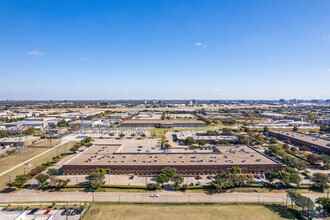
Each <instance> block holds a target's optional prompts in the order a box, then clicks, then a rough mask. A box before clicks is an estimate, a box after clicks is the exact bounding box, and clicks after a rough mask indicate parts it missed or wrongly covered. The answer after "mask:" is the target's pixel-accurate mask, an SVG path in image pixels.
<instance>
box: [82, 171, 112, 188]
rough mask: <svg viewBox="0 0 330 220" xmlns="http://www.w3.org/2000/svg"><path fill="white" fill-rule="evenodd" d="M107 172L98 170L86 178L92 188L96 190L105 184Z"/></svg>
mask: <svg viewBox="0 0 330 220" xmlns="http://www.w3.org/2000/svg"><path fill="white" fill-rule="evenodd" d="M106 173H107V172H106V171H105V170H104V169H102V168H97V169H96V170H95V171H92V172H90V173H89V174H88V176H86V177H85V179H86V180H88V181H89V182H90V184H91V187H93V188H94V189H97V188H100V187H101V186H102V185H103V184H104V183H105V181H104V178H105V177H104V176H105V174H106Z"/></svg>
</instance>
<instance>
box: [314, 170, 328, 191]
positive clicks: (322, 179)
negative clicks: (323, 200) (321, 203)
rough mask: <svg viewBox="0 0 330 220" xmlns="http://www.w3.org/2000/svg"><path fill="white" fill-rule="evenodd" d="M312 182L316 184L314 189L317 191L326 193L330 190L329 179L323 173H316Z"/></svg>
mask: <svg viewBox="0 0 330 220" xmlns="http://www.w3.org/2000/svg"><path fill="white" fill-rule="evenodd" d="M312 180H313V181H314V182H315V183H314V184H313V185H312V187H313V188H314V189H316V190H319V191H321V192H324V191H325V190H326V189H328V188H329V177H328V176H327V175H325V174H322V173H314V174H313V178H312Z"/></svg>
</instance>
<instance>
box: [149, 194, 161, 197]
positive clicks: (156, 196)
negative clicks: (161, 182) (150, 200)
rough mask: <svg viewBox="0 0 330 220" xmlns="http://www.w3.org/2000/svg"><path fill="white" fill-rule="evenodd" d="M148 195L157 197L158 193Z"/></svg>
mask: <svg viewBox="0 0 330 220" xmlns="http://www.w3.org/2000/svg"><path fill="white" fill-rule="evenodd" d="M150 197H159V194H155V193H153V194H151V195H150Z"/></svg>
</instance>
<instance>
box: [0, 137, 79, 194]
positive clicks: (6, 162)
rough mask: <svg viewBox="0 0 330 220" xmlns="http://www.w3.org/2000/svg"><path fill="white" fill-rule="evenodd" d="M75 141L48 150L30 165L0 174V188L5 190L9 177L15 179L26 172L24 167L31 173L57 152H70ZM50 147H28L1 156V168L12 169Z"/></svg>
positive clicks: (4, 169)
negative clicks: (20, 151) (15, 152)
mask: <svg viewBox="0 0 330 220" xmlns="http://www.w3.org/2000/svg"><path fill="white" fill-rule="evenodd" d="M74 143H75V142H69V143H66V144H65V145H63V146H61V147H59V148H56V149H54V150H52V151H50V152H48V153H47V154H44V155H42V156H40V157H38V158H36V159H34V160H32V161H30V163H29V165H28V164H26V165H23V166H20V167H18V168H17V169H15V170H12V171H11V172H9V173H7V174H5V175H3V176H0V190H3V189H4V188H5V187H6V184H7V183H8V181H9V179H10V180H14V179H15V176H17V175H20V174H24V168H25V172H26V173H29V172H30V171H31V170H32V169H33V168H35V167H36V166H38V165H40V164H42V163H46V162H48V161H51V160H52V157H54V156H56V155H57V154H61V153H64V152H70V151H69V149H70V148H71V147H72V146H73V145H74ZM47 149H48V148H26V149H25V150H24V152H22V154H21V153H17V155H16V154H14V155H10V156H7V157H4V158H1V160H0V170H1V171H6V170H8V169H10V168H11V167H14V166H15V165H17V164H19V163H22V162H24V161H25V160H28V159H30V158H32V157H34V156H36V155H38V154H40V153H42V152H44V151H46V150H47Z"/></svg>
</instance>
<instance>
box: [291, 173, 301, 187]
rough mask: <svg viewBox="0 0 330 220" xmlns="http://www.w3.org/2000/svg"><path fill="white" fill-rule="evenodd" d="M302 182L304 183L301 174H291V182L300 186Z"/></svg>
mask: <svg viewBox="0 0 330 220" xmlns="http://www.w3.org/2000/svg"><path fill="white" fill-rule="evenodd" d="M301 181H302V179H301V177H300V175H299V173H290V182H291V183H294V184H297V185H300V183H301Z"/></svg>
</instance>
